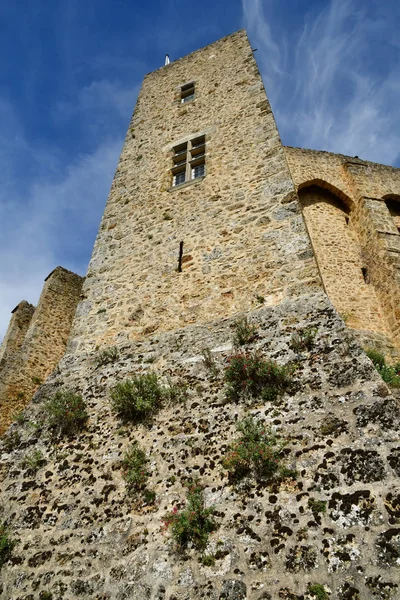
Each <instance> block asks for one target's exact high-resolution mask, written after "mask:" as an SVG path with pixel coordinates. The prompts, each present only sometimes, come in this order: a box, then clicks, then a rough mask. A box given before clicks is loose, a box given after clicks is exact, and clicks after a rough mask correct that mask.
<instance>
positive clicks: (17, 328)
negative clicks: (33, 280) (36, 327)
mask: <svg viewBox="0 0 400 600" xmlns="http://www.w3.org/2000/svg"><path fill="white" fill-rule="evenodd" d="M34 312H35V307H34V306H33V304H29V302H27V301H26V300H22V301H21V302H20V303H19V304H18V305H17V306H16V307H15V308H14V310H12V311H11V313H12V317H11V319H10V324H9V326H8V329H7V331H6V334H5V336H4V338H3V341H2V343H1V346H0V370H1V369H2V368H3V366H4V364H5V362H6V360H7V358H8V357H10V356H12V355H13V354H15V352H17V351H18V350H19V349H20V347H21V346H22V343H23V341H24V339H25V336H26V333H27V331H28V327H29V324H30V322H31V319H32V316H33V313H34Z"/></svg>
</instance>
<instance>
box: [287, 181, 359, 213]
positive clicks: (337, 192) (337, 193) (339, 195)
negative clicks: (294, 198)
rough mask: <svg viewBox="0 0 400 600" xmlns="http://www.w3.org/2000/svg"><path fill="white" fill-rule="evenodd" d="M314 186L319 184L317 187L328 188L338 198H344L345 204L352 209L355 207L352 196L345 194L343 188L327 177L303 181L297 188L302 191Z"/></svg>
mask: <svg viewBox="0 0 400 600" xmlns="http://www.w3.org/2000/svg"><path fill="white" fill-rule="evenodd" d="M312 186H317V187H319V188H321V189H323V190H327V191H328V192H330V193H331V194H332V195H333V196H336V197H337V198H339V199H340V200H342V202H343V203H344V204H345V206H346V207H347V208H348V209H349V210H350V211H351V210H353V209H354V201H353V200H352V198H350V196H348V195H347V194H345V193H344V192H343V191H342V190H341V189H339V188H338V187H336V186H335V185H333V184H332V183H329V182H328V181H326V180H325V179H309V180H307V181H303V182H302V183H300V184H299V185H298V186H297V190H298V191H300V190H302V189H304V188H309V187H312Z"/></svg>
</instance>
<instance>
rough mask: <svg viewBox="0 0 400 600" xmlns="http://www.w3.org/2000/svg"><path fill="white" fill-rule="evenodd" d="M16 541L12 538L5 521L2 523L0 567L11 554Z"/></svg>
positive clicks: (0, 524)
mask: <svg viewBox="0 0 400 600" xmlns="http://www.w3.org/2000/svg"><path fill="white" fill-rule="evenodd" d="M15 545H16V542H15V541H13V540H11V539H10V536H9V534H8V531H7V528H6V526H5V525H4V523H0V569H1V567H2V566H3V565H4V563H5V562H6V560H8V559H9V558H10V556H11V552H12V550H13V548H14V546H15Z"/></svg>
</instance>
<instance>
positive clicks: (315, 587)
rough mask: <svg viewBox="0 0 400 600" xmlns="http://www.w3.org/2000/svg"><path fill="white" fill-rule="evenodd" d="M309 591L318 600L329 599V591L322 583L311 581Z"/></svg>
mask: <svg viewBox="0 0 400 600" xmlns="http://www.w3.org/2000/svg"><path fill="white" fill-rule="evenodd" d="M308 592H309V593H310V594H312V595H313V596H314V597H315V598H317V600H329V594H328V592H326V591H325V588H324V586H323V585H321V584H320V583H314V584H311V583H309V584H308Z"/></svg>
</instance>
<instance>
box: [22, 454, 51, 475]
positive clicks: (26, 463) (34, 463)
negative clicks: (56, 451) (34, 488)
mask: <svg viewBox="0 0 400 600" xmlns="http://www.w3.org/2000/svg"><path fill="white" fill-rule="evenodd" d="M45 462H46V461H45V460H44V459H43V452H42V451H41V450H34V451H33V452H32V454H26V455H25V456H24V458H23V459H22V467H23V468H24V469H30V470H31V471H33V472H34V473H36V471H38V469H40V467H41V466H43V465H44V464H45Z"/></svg>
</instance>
